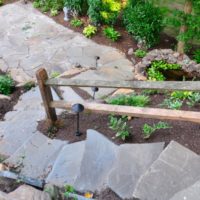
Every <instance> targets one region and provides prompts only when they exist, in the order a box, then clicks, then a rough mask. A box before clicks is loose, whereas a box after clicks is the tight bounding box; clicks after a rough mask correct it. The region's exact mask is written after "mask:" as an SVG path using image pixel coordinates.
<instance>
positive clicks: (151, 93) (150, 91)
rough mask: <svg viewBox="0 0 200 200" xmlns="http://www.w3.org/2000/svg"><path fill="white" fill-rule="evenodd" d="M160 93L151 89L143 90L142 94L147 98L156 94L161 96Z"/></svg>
mask: <svg viewBox="0 0 200 200" xmlns="http://www.w3.org/2000/svg"><path fill="white" fill-rule="evenodd" d="M160 93H161V91H159V90H150V89H145V90H142V94H143V95H147V96H149V95H154V94H160Z"/></svg>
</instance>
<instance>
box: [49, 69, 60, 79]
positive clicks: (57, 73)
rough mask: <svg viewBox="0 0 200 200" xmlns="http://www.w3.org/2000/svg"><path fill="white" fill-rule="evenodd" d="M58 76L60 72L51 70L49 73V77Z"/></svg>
mask: <svg viewBox="0 0 200 200" xmlns="http://www.w3.org/2000/svg"><path fill="white" fill-rule="evenodd" d="M58 76H60V72H57V71H53V72H52V73H51V75H50V78H56V77H58Z"/></svg>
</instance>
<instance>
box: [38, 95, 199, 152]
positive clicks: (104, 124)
mask: <svg viewBox="0 0 200 200" xmlns="http://www.w3.org/2000/svg"><path fill="white" fill-rule="evenodd" d="M150 98H151V103H150V105H149V107H160V104H161V103H162V102H163V100H164V99H165V98H166V95H164V94H154V95H151V96H150ZM181 109H182V110H192V111H199V110H200V106H199V105H196V106H195V107H192V108H189V107H188V106H187V105H186V104H185V103H184V104H183V106H182V108H181ZM159 121H161V120H156V119H143V118H132V119H131V120H129V121H128V122H127V123H128V126H129V127H132V128H131V129H130V137H129V138H127V139H126V140H125V141H123V140H122V139H121V138H116V137H115V134H116V132H115V131H113V130H111V129H110V128H109V125H108V123H109V116H108V115H102V114H96V113H95V114H93V113H82V114H81V115H80V130H81V132H82V133H83V134H82V135H81V136H80V137H76V136H75V131H76V115H74V114H72V113H68V112H65V113H63V114H62V115H60V116H59V124H58V127H59V128H58V130H56V129H55V127H54V129H53V128H49V126H48V124H47V123H46V121H45V120H44V121H40V122H39V124H38V130H39V131H41V132H42V133H44V134H45V135H47V136H48V137H51V138H56V139H60V140H67V141H69V142H70V143H73V142H77V141H81V140H85V138H86V130H87V129H95V130H97V131H99V132H100V133H102V134H104V135H105V136H106V137H107V138H109V139H110V140H112V141H113V142H114V143H116V144H123V143H152V142H165V143H166V145H167V144H168V143H169V142H170V141H171V140H175V141H177V142H179V143H180V144H182V145H184V146H186V147H187V148H189V149H191V150H192V151H194V152H196V153H198V154H200V146H199V143H200V125H199V124H197V123H192V122H182V121H172V120H162V121H163V122H166V123H168V124H169V125H170V126H171V127H172V128H169V129H161V130H157V131H155V132H154V133H153V134H152V135H151V136H150V138H149V139H144V138H143V137H144V135H143V130H142V129H143V125H144V124H145V123H146V124H149V125H153V124H156V123H158V122H159Z"/></svg>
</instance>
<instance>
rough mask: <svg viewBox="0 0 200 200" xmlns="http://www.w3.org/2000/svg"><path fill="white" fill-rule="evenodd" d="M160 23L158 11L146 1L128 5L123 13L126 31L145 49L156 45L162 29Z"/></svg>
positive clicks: (159, 12) (160, 16)
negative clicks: (142, 44)
mask: <svg viewBox="0 0 200 200" xmlns="http://www.w3.org/2000/svg"><path fill="white" fill-rule="evenodd" d="M162 21H163V15H162V12H161V11H160V9H159V8H157V7H154V6H153V4H152V3H150V2H147V1H145V2H144V1H134V3H129V4H128V5H127V7H126V8H125V10H124V12H123V22H124V25H125V28H126V30H127V31H128V33H129V34H131V35H132V36H133V37H134V39H135V40H137V41H138V42H142V43H144V45H145V46H146V47H147V48H150V47H152V46H154V45H155V44H157V43H158V41H159V38H160V33H161V31H162V29H163V24H162Z"/></svg>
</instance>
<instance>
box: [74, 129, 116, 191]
mask: <svg viewBox="0 0 200 200" xmlns="http://www.w3.org/2000/svg"><path fill="white" fill-rule="evenodd" d="M116 151H117V146H116V145H115V144H113V143H112V142H111V141H109V140H108V139H107V138H106V137H105V136H103V135H102V134H100V133H98V132H97V131H95V130H88V131H87V139H86V143H85V152H84V155H83V160H82V164H81V168H80V173H79V174H78V177H77V179H76V181H75V184H74V187H75V188H76V189H77V190H79V191H93V192H94V191H96V190H98V191H100V190H102V189H103V188H104V187H105V186H106V185H107V181H108V180H107V179H108V174H109V172H110V170H111V169H112V167H113V165H114V164H115V161H116Z"/></svg>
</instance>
